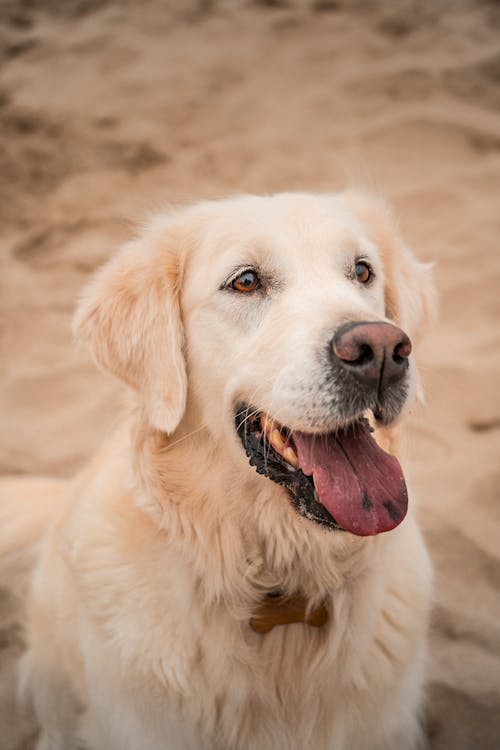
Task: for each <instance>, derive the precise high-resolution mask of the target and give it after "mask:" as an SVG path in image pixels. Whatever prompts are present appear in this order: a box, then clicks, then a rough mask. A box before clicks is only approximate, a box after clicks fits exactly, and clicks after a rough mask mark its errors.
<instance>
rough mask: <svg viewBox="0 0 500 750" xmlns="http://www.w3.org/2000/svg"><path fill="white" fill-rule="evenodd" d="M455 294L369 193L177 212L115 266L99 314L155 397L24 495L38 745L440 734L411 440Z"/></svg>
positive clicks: (108, 365)
mask: <svg viewBox="0 0 500 750" xmlns="http://www.w3.org/2000/svg"><path fill="white" fill-rule="evenodd" d="M433 308H434V291H433V285H432V279H431V272H430V269H429V267H428V266H427V265H425V264H422V263H420V262H418V261H417V260H416V259H415V257H414V256H413V254H412V252H411V251H410V250H409V249H408V248H407V247H406V246H405V245H404V243H403V241H402V240H401V238H400V236H399V234H398V231H397V228H396V226H395V223H394V220H393V219H392V216H391V213H390V210H389V209H388V208H387V207H386V205H385V203H384V202H383V201H382V200H381V199H379V198H378V197H374V196H372V195H369V194H365V193H362V192H355V191H349V192H345V193H341V194H337V195H310V194H300V193H296V194H295V193H290V194H278V195H274V196H268V197H258V196H238V197H235V198H230V199H225V200H220V201H206V202H201V203H198V204H195V205H192V206H189V207H182V208H176V209H173V210H172V211H170V212H169V213H167V214H165V215H161V216H159V217H157V218H155V219H153V220H152V221H150V223H149V224H148V225H147V226H146V227H145V228H143V230H142V231H141V233H140V235H139V236H138V237H137V239H135V240H133V241H132V242H130V243H129V244H127V245H126V246H125V247H123V248H122V249H121V250H120V251H119V252H118V253H117V255H116V256H114V257H113V258H112V259H111V260H110V261H109V262H108V263H107V264H106V265H105V266H104V267H103V268H102V269H101V270H100V271H98V272H97V275H96V276H95V278H94V279H93V280H92V281H91V283H90V285H89V286H88V287H87V289H86V291H85V293H84V296H83V299H82V300H81V302H80V306H79V309H78V311H77V314H76V318H75V331H76V334H77V336H78V337H79V339H81V340H83V341H84V342H85V343H86V345H87V346H88V347H89V349H90V352H91V354H92V355H93V357H94V358H95V360H96V362H97V364H98V365H99V366H100V367H101V368H103V369H104V370H107V371H109V372H111V373H113V374H114V375H115V376H116V377H117V378H119V379H120V380H121V381H123V382H125V383H126V384H127V385H128V386H129V387H130V390H131V393H132V394H133V404H132V405H131V409H130V413H129V414H128V415H127V418H126V420H125V422H124V424H123V425H122V426H121V427H120V429H119V430H118V431H117V433H116V434H115V435H114V436H113V438H112V439H111V440H110V441H109V442H108V443H107V444H106V445H105V447H104V448H103V449H102V450H101V452H100V453H99V454H98V455H97V457H96V458H94V460H93V461H92V462H91V463H90V464H89V466H88V467H87V468H86V469H84V470H83V471H82V473H81V474H80V475H79V476H78V477H76V479H75V480H74V481H72V482H71V484H70V486H69V488H68V489H67V490H65V491H64V492H63V491H61V490H60V488H57V487H54V486H53V485H50V484H49V485H48V486H47V487H45V488H44V489H43V492H42V494H43V498H44V499H43V500H39V501H38V502H35V495H36V492H34V491H33V492H32V495H33V498H32V499H29V498H28V499H25V500H24V501H23V503H20V502H11V503H10V505H9V504H7V505H6V506H5V508H6V509H5V508H4V511H3V514H4V515H5V514H14V513H16V512H18V513H21V512H22V518H23V519H24V520H22V521H21V520H20V521H19V523H17V524H13V523H11V524H10V526H9V524H6V525H5V524H4V526H3V528H4V532H3V549H7V548H8V549H10V550H13V549H15V548H16V541H18V542H19V545H21V546H22V544H24V545H25V548H26V550H27V549H28V547H29V548H30V549H31V553H30V554H31V557H29V555H28V552H26V555H28V557H29V565H30V566H31V567H32V569H33V572H32V580H31V586H30V594H29V599H28V605H27V625H26V638H27V650H26V653H25V655H24V657H23V660H22V665H21V678H20V679H21V691H22V693H23V694H24V695H25V696H28V698H29V699H30V700H31V701H32V704H33V706H34V709H35V713H36V716H37V720H38V722H39V725H40V738H39V741H38V745H37V748H38V750H68V749H69V750H72V749H73V748H80V747H85V748H89V750H139V749H140V750H307V749H308V748H314V749H315V750H382V749H383V750H391V749H393V750H415V748H417V747H418V746H419V744H420V742H421V739H422V731H421V711H422V700H423V691H424V677H425V660H426V631H427V624H428V613H429V607H430V597H431V588H432V572H431V566H430V563H429V559H428V555H427V553H426V550H425V546H424V544H423V541H422V538H421V534H420V532H419V529H418V526H417V523H416V520H415V517H414V508H413V505H414V504H413V502H410V503H409V504H408V492H407V487H406V483H405V478H404V475H403V471H402V469H401V465H400V462H399V460H398V459H397V458H396V455H397V454H398V451H399V450H400V449H399V444H400V440H401V427H402V423H403V422H404V417H405V415H406V414H407V412H408V410H409V409H410V408H411V405H412V404H414V403H415V401H416V400H418V398H419V397H420V396H421V386H420V383H419V377H418V372H417V369H416V365H415V362H414V352H413V353H412V346H413V348H414V349H415V346H416V344H417V343H418V340H419V338H420V335H421V332H422V331H423V330H424V328H425V326H426V324H428V322H429V320H430V319H431V318H432V315H433ZM21 506H22V511H21V510H19V509H20V508H21ZM16 509H17V510H16ZM27 527H29V532H25V535H24V537H23V532H22V529H26V528H27ZM5 529H7V531H5ZM9 529H10V531H9ZM9 534H10V536H9ZM6 536H7V537H9V538H7V539H6ZM23 540H24V541H23ZM27 540H29V544H28V541H27ZM35 540H37V542H36V544H37V545H38V546H37V547H36V554H35V553H34V552H33V549H34V547H33V545H34V544H35ZM30 545H31V546H30ZM19 554H20V555H21V554H22V553H21V552H20V553H19Z"/></svg>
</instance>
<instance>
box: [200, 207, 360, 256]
mask: <svg viewBox="0 0 500 750" xmlns="http://www.w3.org/2000/svg"><path fill="white" fill-rule="evenodd" d="M366 242H367V235H366V231H365V227H364V226H363V224H362V222H361V221H360V219H359V218H358V217H357V216H356V214H355V213H354V211H353V210H352V209H351V208H350V206H349V205H348V204H346V202H345V201H343V200H342V198H341V197H338V196H315V195H309V194H280V195H275V196H270V197H257V196H247V197H242V198H236V199H232V200H229V201H221V202H218V203H214V204H213V206H212V211H211V212H210V213H209V214H208V218H207V220H206V222H205V226H204V232H203V240H202V242H201V244H200V247H199V248H198V251H197V253H195V255H197V256H198V257H200V255H201V256H203V259H204V260H208V261H209V262H210V263H211V264H213V265H215V266H216V265H217V264H218V263H220V264H221V265H223V264H224V262H226V261H227V262H231V260H232V259H233V258H234V259H237V257H238V255H240V256H241V259H242V260H243V259H244V258H245V256H246V255H248V260H249V261H251V260H253V259H254V256H257V257H258V255H259V254H260V255H264V256H267V257H268V258H274V259H275V260H276V261H277V262H279V259H280V256H284V257H286V260H287V262H293V259H294V258H295V259H296V261H297V262H298V263H303V262H304V259H305V258H308V259H309V260H310V259H311V255H310V253H311V251H314V257H315V258H317V259H318V258H321V256H322V255H325V257H327V256H329V255H331V253H333V252H335V251H336V250H337V251H340V252H342V251H347V252H352V251H353V250H355V249H357V248H358V249H359V246H360V245H363V244H366ZM292 247H293V253H290V250H291V248H292Z"/></svg>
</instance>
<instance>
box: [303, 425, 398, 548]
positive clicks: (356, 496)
mask: <svg viewBox="0 0 500 750" xmlns="http://www.w3.org/2000/svg"><path fill="white" fill-rule="evenodd" d="M293 439H294V441H295V446H296V448H297V454H298V457H299V466H300V468H301V469H302V471H303V472H304V474H307V475H309V476H311V475H312V477H313V479H314V486H315V487H316V494H317V496H318V499H319V501H320V502H321V504H322V505H324V506H325V508H326V509H327V511H328V512H329V513H330V515H331V516H333V518H334V519H335V520H336V522H337V523H338V524H339V526H341V527H342V528H343V529H345V530H346V531H351V532H352V533H353V534H358V536H369V535H371V534H379V533H380V532H381V531H390V529H393V528H394V527H395V526H397V525H398V524H400V523H401V521H402V520H403V518H404V517H405V515H406V510H407V506H408V495H407V492H406V484H405V480H404V477H403V472H402V470H401V466H400V465H399V462H398V461H397V459H396V458H394V456H391V455H389V453H386V452H385V451H383V450H382V448H380V447H379V446H378V445H377V443H376V442H375V440H374V439H373V438H372V436H371V435H370V432H369V430H368V429H367V427H365V425H363V424H356V425H354V426H351V427H349V428H347V429H346V430H342V431H339V432H337V433H335V434H334V433H331V434H329V435H321V436H318V435H307V434H305V433H303V432H294V433H293Z"/></svg>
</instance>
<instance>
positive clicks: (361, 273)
mask: <svg viewBox="0 0 500 750" xmlns="http://www.w3.org/2000/svg"><path fill="white" fill-rule="evenodd" d="M354 275H355V277H356V281H359V283H360V284H367V283H368V282H369V281H370V280H371V278H372V277H373V271H372V269H371V268H370V266H369V265H368V263H365V261H364V260H359V261H358V262H357V263H356V265H355V266H354Z"/></svg>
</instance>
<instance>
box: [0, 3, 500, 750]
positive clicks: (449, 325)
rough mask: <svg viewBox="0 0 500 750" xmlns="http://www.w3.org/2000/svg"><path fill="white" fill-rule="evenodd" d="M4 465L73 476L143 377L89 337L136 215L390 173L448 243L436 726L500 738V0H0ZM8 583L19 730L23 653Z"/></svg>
mask: <svg viewBox="0 0 500 750" xmlns="http://www.w3.org/2000/svg"><path fill="white" fill-rule="evenodd" d="M0 56H1V64H2V75H1V78H0V132H1V141H0V236H1V261H2V271H1V275H0V315H1V317H0V321H1V323H0V335H1V339H0V345H1V354H0V367H1V382H0V420H1V434H0V443H1V448H0V470H1V472H2V473H3V474H34V473H36V474H50V475H56V476H70V475H71V474H73V473H74V472H75V471H76V470H78V468H79V467H81V466H82V465H83V463H84V461H85V459H86V458H87V457H88V456H89V455H90V454H91V453H92V452H93V451H94V450H95V449H96V447H97V446H98V445H99V443H100V442H102V440H103V439H104V438H105V436H106V435H107V434H108V433H109V432H110V431H111V430H112V429H113V427H114V426H115V424H116V423H117V420H118V419H119V413H120V408H121V405H122V401H123V393H122V391H121V388H120V386H118V385H117V384H116V383H115V382H114V381H112V380H111V379H110V378H106V377H105V376H104V375H102V374H100V373H99V372H97V370H96V369H95V368H94V366H93V365H92V364H91V363H90V361H89V358H88V357H87V355H86V353H85V352H83V351H77V350H76V349H75V347H74V345H73V342H72V339H71V333H70V322H71V316H72V312H73V309H74V305H75V301H76V299H77V297H78V294H79V291H80V289H81V287H82V285H83V284H84V282H85V281H86V279H87V278H88V277H89V275H90V274H91V272H92V271H93V270H94V269H95V268H96V267H97V266H98V265H99V264H101V263H102V262H103V261H104V260H105V259H106V258H107V257H108V256H109V255H110V253H111V252H112V251H113V248H115V247H116V246H117V245H118V244H119V243H120V242H121V241H123V240H125V239H126V238H128V237H129V236H130V234H131V232H132V231H133V230H134V226H135V225H136V224H137V223H138V222H142V221H143V220H144V218H145V217H147V216H148V215H150V214H151V213H154V212H156V211H161V210H162V207H165V206H168V205H169V204H171V203H178V202H186V201H191V200H195V199H198V198H202V197H221V196H224V195H227V194H231V193H235V192H238V193H240V192H258V193H268V192H274V191H279V190H315V191H335V190H339V189H342V188H344V187H346V186H349V185H364V186H369V187H373V188H374V189H376V190H378V191H379V192H381V193H382V194H383V195H384V196H386V197H387V198H388V199H389V200H390V202H391V203H392V204H393V206H394V208H395V211H396V214H397V215H398V216H399V219H400V224H401V229H402V232H403V234H404V236H405V237H406V239H407V241H408V242H409V244H411V245H412V246H413V247H414V249H415V250H416V252H417V254H418V255H419V256H420V257H421V258H422V259H424V260H434V261H436V280H437V285H438V288H439V294H440V319H439V323H438V324H437V325H436V326H435V327H434V329H433V330H432V331H431V332H430V335H429V337H428V339H427V342H426V343H425V344H424V345H423V347H422V350H421V352H420V361H421V366H422V372H423V376H424V382H425V388H426V393H427V407H426V408H425V409H424V410H420V411H419V412H418V413H415V414H414V415H413V416H412V417H411V425H410V426H411V430H410V439H409V442H408V450H407V454H408V455H407V459H408V467H409V472H408V473H409V476H410V482H411V485H412V487H413V495H414V502H418V506H419V515H420V518H421V521H422V525H423V527H424V529H425V533H426V538H427V540H428V544H429V547H430V550H431V554H432V556H433V559H434V563H435V567H436V604H435V608H434V614H433V621H432V635H431V659H430V664H429V673H430V681H431V688H430V691H429V701H428V717H427V726H428V737H429V743H430V746H431V747H432V749H433V750H448V749H449V750H452V749H453V750H468V749H469V748H470V750H478V749H479V748H480V749H481V750H493V749H495V750H498V748H499V747H500V489H499V480H500V463H499V454H500V450H499V449H500V346H499V344H500V252H499V246H498V245H499V240H498V237H499V235H500V205H499V204H500V200H499V195H500V192H499V191H500V3H499V2H495V1H494V0H489V1H488V0H475V1H473V0H436V1H434V2H432V1H431V0H427V1H426V0H420V2H418V1H417V0H415V1H414V2H411V1H410V0H399V2H390V1H389V0H386V1H385V2H383V1H382V0H267V1H266V0H253V1H251V0H232V1H231V0H226V1H224V0H198V2H195V0H185V1H182V0H177V1H176V0H170V1H169V0H141V2H135V1H133V0H24V1H23V0H0ZM21 640H22V639H21V636H20V631H19V628H18V625H17V624H16V619H15V613H14V612H13V610H12V608H11V606H10V604H9V603H8V600H7V599H6V598H5V597H2V596H0V649H1V651H0V748H1V750H19V748H21V747H22V748H26V749H27V748H30V747H31V746H32V743H31V741H30V736H32V734H33V726H32V724H31V722H30V718H29V717H26V718H25V719H24V721H21V719H20V718H19V717H17V718H16V715H15V712H14V709H13V704H12V682H13V670H14V665H15V659H16V656H17V654H18V653H19V651H20V648H21Z"/></svg>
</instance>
